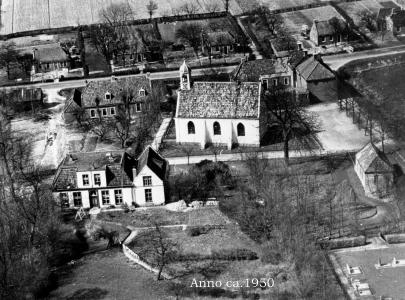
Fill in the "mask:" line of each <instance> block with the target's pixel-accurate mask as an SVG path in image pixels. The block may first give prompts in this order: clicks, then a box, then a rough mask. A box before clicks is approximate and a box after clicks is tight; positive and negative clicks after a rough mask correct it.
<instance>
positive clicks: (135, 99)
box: [64, 75, 159, 122]
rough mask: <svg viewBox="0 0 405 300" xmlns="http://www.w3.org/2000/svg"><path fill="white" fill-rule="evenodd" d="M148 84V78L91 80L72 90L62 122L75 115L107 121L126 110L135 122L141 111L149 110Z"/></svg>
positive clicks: (150, 87)
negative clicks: (85, 84)
mask: <svg viewBox="0 0 405 300" xmlns="http://www.w3.org/2000/svg"><path fill="white" fill-rule="evenodd" d="M151 93H152V85H151V81H150V79H149V78H148V76H146V75H143V76H131V77H122V78H119V77H115V76H112V77H111V78H110V79H106V80H98V81H91V82H89V83H88V84H87V86H86V87H85V88H84V89H83V90H82V91H80V90H76V91H75V92H74V93H73V95H72V96H71V98H70V99H68V101H67V102H66V105H65V110H64V119H65V121H66V122H70V121H73V120H75V118H76V116H77V114H78V113H82V112H84V113H85V115H86V116H87V118H90V119H97V118H99V119H111V118H114V117H116V116H118V114H119V113H120V112H123V111H125V110H128V112H129V115H130V117H131V119H133V120H135V119H137V118H138V117H140V116H141V115H142V113H143V112H146V111H149V110H151V109H153V108H154V107H155V106H156V105H159V103H154V102H153V101H152V97H151Z"/></svg>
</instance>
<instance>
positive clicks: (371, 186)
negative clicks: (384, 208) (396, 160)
mask: <svg viewBox="0 0 405 300" xmlns="http://www.w3.org/2000/svg"><path fill="white" fill-rule="evenodd" d="M354 170H355V171H356V174H357V176H358V177H359V179H360V181H361V183H362V185H363V188H364V190H365V192H366V195H368V196H373V197H378V198H382V197H386V196H388V195H389V194H390V193H391V192H392V189H393V187H394V174H395V169H394V166H393V165H392V163H391V162H390V160H389V159H388V157H387V156H386V155H385V153H384V152H382V151H381V150H380V149H379V148H378V147H377V146H376V145H375V144H374V143H372V142H371V143H369V144H367V145H366V146H365V147H364V148H363V149H362V150H360V151H359V152H358V153H357V154H356V162H355V166H354Z"/></svg>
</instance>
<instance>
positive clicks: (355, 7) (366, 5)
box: [338, 0, 382, 25]
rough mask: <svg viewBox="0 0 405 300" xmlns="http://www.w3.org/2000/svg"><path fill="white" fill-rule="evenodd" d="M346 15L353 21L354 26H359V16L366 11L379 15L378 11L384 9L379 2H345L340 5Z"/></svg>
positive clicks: (373, 0)
mask: <svg viewBox="0 0 405 300" xmlns="http://www.w3.org/2000/svg"><path fill="white" fill-rule="evenodd" d="M338 6H339V7H340V8H341V9H343V10H344V11H345V12H346V14H347V15H348V16H349V17H350V18H351V19H352V20H353V22H354V24H356V25H359V23H360V17H359V14H360V13H361V12H364V11H368V12H372V13H378V10H379V9H380V8H381V7H382V5H380V3H379V2H378V1H377V0H363V1H357V2H344V3H340V4H338Z"/></svg>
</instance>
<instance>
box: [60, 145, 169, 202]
mask: <svg viewBox="0 0 405 300" xmlns="http://www.w3.org/2000/svg"><path fill="white" fill-rule="evenodd" d="M167 169H168V164H167V161H166V160H165V159H164V158H163V157H161V156H160V155H159V154H158V153H157V152H156V151H154V150H153V149H152V148H151V147H147V148H146V149H145V150H144V151H143V153H142V154H141V155H140V156H139V157H138V158H137V159H135V158H133V157H132V156H131V155H129V154H128V153H126V152H123V151H118V152H88V153H71V154H68V155H67V156H66V157H65V159H64V160H63V161H62V163H61V164H60V166H59V168H58V170H57V173H56V175H55V178H54V181H53V185H52V188H53V194H54V197H55V199H56V200H57V202H58V203H60V205H61V207H62V208H79V207H83V208H93V207H98V208H109V207H111V206H114V207H116V206H118V207H119V206H122V205H128V206H156V205H162V204H164V203H165V191H164V185H165V181H166V175H167Z"/></svg>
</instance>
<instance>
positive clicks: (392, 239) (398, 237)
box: [384, 233, 405, 244]
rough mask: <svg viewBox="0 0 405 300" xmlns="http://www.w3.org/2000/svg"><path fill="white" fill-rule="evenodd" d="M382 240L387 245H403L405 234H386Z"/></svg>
mask: <svg viewBox="0 0 405 300" xmlns="http://www.w3.org/2000/svg"><path fill="white" fill-rule="evenodd" d="M384 238H385V240H386V241H387V243H388V244H400V243H405V234H404V233H398V234H386V235H384Z"/></svg>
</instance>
